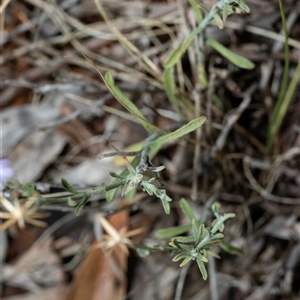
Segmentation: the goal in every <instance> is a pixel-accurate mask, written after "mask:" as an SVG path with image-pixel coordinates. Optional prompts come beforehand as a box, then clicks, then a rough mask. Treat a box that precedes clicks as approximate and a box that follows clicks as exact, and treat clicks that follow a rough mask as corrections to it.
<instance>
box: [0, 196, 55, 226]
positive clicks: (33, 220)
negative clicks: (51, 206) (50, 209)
mask: <svg viewBox="0 0 300 300" xmlns="http://www.w3.org/2000/svg"><path fill="white" fill-rule="evenodd" d="M11 195H12V201H10V200H8V199H6V198H5V197H4V195H3V194H2V193H0V208H1V211H0V218H1V219H7V221H5V222H4V223H2V224H1V225H0V230H5V229H7V228H8V227H10V226H11V225H13V224H15V223H16V224H18V226H19V227H20V228H24V227H25V223H29V224H32V225H35V226H41V227H44V226H46V225H47V224H46V223H45V222H43V221H40V220H37V219H40V218H45V217H47V216H49V213H46V212H39V211H38V207H32V206H33V204H34V202H35V201H36V200H37V196H38V195H36V196H33V197H30V198H28V199H24V200H23V201H22V202H21V201H20V200H19V198H18V195H17V192H15V191H13V192H12V194H11Z"/></svg>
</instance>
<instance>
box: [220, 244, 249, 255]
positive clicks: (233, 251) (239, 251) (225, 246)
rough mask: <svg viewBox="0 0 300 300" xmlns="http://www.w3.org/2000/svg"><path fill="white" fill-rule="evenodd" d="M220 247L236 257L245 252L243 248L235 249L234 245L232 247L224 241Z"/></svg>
mask: <svg viewBox="0 0 300 300" xmlns="http://www.w3.org/2000/svg"><path fill="white" fill-rule="evenodd" d="M220 247H221V248H222V249H223V250H224V251H226V252H228V253H230V254H234V255H236V254H239V255H241V254H243V250H242V249H241V248H238V247H235V246H233V245H231V244H229V243H226V242H224V241H222V243H221V245H220Z"/></svg>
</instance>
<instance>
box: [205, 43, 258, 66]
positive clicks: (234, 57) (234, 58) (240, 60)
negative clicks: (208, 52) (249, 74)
mask: <svg viewBox="0 0 300 300" xmlns="http://www.w3.org/2000/svg"><path fill="white" fill-rule="evenodd" d="M206 43H207V44H208V45H210V46H211V47H212V48H214V49H215V50H216V51H218V52H219V53H220V54H221V55H223V56H224V57H226V58H227V59H228V60H229V61H230V62H232V63H233V64H234V65H236V66H237V67H239V68H241V69H247V70H251V69H253V68H254V67H255V65H254V63H253V62H252V61H251V60H249V59H247V58H245V57H243V56H240V55H238V54H236V53H234V52H232V51H231V50H229V49H228V48H226V47H224V46H223V45H222V44H220V43H219V42H217V41H215V40H211V39H207V40H206Z"/></svg>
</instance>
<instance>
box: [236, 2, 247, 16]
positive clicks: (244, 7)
mask: <svg viewBox="0 0 300 300" xmlns="http://www.w3.org/2000/svg"><path fill="white" fill-rule="evenodd" d="M234 2H235V3H237V4H238V6H239V7H240V8H241V9H243V10H244V11H245V12H246V13H249V12H250V8H249V6H248V5H246V4H245V2H244V1H243V0H236V1H234Z"/></svg>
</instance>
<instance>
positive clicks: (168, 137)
mask: <svg viewBox="0 0 300 300" xmlns="http://www.w3.org/2000/svg"><path fill="white" fill-rule="evenodd" d="M205 120H206V118H205V117H199V118H197V119H194V120H192V121H190V122H189V123H187V124H186V125H184V126H182V127H180V128H179V129H177V130H175V131H173V132H171V133H168V134H165V135H163V136H161V137H159V138H158V139H156V140H154V141H153V142H151V143H150V144H149V146H150V147H157V146H160V147H161V146H163V145H164V144H166V143H168V142H170V141H172V140H175V139H178V138H180V137H182V136H184V135H186V134H188V133H190V132H192V131H194V130H195V129H197V128H198V127H200V126H202V125H203V124H204V122H205Z"/></svg>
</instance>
